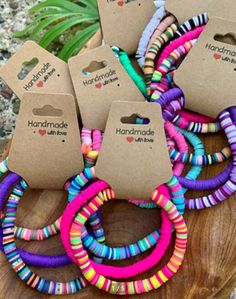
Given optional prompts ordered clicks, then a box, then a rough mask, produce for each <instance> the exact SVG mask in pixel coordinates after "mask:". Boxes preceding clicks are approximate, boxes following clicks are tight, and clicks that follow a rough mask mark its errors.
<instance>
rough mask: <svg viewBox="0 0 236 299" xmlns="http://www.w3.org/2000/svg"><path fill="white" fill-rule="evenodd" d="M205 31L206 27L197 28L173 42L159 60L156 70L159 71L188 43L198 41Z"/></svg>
mask: <svg viewBox="0 0 236 299" xmlns="http://www.w3.org/2000/svg"><path fill="white" fill-rule="evenodd" d="M204 29H205V26H201V27H197V28H195V29H194V30H192V31H189V32H187V33H185V34H184V35H182V36H180V37H179V38H177V39H175V40H173V41H172V42H171V43H169V45H168V46H167V47H166V48H165V49H164V50H163V51H162V53H161V55H160V57H159V59H158V60H157V65H156V69H158V68H159V67H160V66H161V64H162V63H163V61H164V60H165V59H166V58H168V57H169V56H170V54H171V53H172V52H173V51H174V50H175V49H177V48H179V47H180V46H182V45H183V44H185V43H186V42H188V41H190V40H194V39H197V38H198V37H199V36H200V35H201V33H202V31H203V30H204Z"/></svg>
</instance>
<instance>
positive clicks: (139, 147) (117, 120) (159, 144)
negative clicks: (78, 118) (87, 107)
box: [96, 102, 172, 199]
mask: <svg viewBox="0 0 236 299" xmlns="http://www.w3.org/2000/svg"><path fill="white" fill-rule="evenodd" d="M137 115H138V116H141V118H144V123H145V124H134V123H129V122H130V121H128V122H127V116H128V119H129V120H130V116H131V119H133V117H134V116H137ZM124 118H125V123H124ZM96 175H97V177H98V178H100V179H103V180H105V181H106V182H107V183H108V184H110V185H111V187H112V188H113V190H114V191H115V194H116V197H117V198H120V199H130V198H135V199H149V198H150V196H151V194H152V192H153V191H154V190H155V188H156V187H157V186H159V185H161V184H163V183H166V182H168V181H169V180H170V179H171V177H172V168H171V163H170V159H169V153H168V149H167V144H166V136H165V132H164V125H163V119H162V111H161V107H160V105H158V104H151V105H150V104H148V103H137V102H136V103H135V102H114V103H113V104H112V106H111V110H110V113H109V118H108V121H107V126H106V130H105V135H104V140H103V144H102V148H101V152H100V154H99V158H98V161H97V166H96Z"/></svg>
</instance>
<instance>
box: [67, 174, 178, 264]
mask: <svg viewBox="0 0 236 299" xmlns="http://www.w3.org/2000/svg"><path fill="white" fill-rule="evenodd" d="M167 187H168V188H169V190H170V194H171V196H172V201H173V203H175V204H176V205H177V206H178V208H177V209H178V210H179V211H180V213H181V214H183V212H184V205H183V198H184V197H183V189H182V187H181V185H180V184H179V182H178V180H177V179H176V178H175V177H173V178H172V179H171V180H170V181H169V182H168V183H167ZM130 203H135V201H130ZM147 204H148V205H149V203H147ZM145 207H146V206H145ZM155 207H156V205H155ZM62 227H64V224H62ZM62 229H63V228H62ZM67 232H68V231H67ZM68 233H69V232H68ZM159 238H160V233H159V231H158V230H156V231H154V232H152V233H151V234H149V235H148V236H146V237H145V238H143V239H142V240H139V241H138V242H136V243H134V244H131V245H127V246H124V247H119V248H111V247H109V246H106V245H104V244H99V243H98V242H97V241H96V240H95V239H94V238H93V237H92V236H91V235H89V234H88V232H87V231H86V229H85V228H84V229H83V242H84V245H85V247H86V248H87V249H88V250H89V251H90V252H91V253H93V254H94V255H96V256H99V257H102V258H106V259H109V260H110V259H112V260H121V259H126V258H130V257H133V256H136V255H138V254H140V253H143V252H145V251H147V250H148V249H150V248H152V247H153V246H154V245H156V244H157V242H158V240H159ZM67 241H68V240H67ZM67 244H68V242H67Z"/></svg>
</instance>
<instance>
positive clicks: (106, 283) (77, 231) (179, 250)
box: [63, 186, 187, 295]
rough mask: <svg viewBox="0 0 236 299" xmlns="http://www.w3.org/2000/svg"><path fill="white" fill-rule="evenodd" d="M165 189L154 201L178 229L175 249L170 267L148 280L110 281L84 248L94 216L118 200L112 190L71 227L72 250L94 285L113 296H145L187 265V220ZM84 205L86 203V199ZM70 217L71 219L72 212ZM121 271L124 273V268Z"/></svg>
mask: <svg viewBox="0 0 236 299" xmlns="http://www.w3.org/2000/svg"><path fill="white" fill-rule="evenodd" d="M163 187H164V186H160V187H159V188H158V190H156V191H155V192H154V193H153V196H152V200H153V201H154V202H155V203H156V204H158V205H159V206H160V207H161V208H163V209H164V210H165V211H166V212H167V214H168V217H169V220H171V221H172V222H173V224H174V228H175V230H176V242H175V249H174V253H173V255H172V257H171V259H170V261H169V263H168V264H167V265H166V266H165V267H163V268H162V270H160V271H158V272H157V273H156V274H155V275H153V276H152V277H149V278H147V279H144V280H138V281H133V282H117V281H112V280H110V279H107V278H106V277H104V276H103V275H102V274H101V273H100V272H98V271H97V270H96V269H95V267H94V266H95V264H94V263H93V262H92V261H91V260H90V258H89V256H88V254H87V252H86V251H85V249H84V248H83V243H82V240H81V234H82V227H83V226H84V224H85V222H86V221H87V218H88V217H89V215H90V214H91V213H94V212H95V211H97V210H98V209H99V208H100V207H101V206H102V205H103V204H104V202H105V201H107V200H109V199H113V198H114V194H113V192H112V190H110V189H108V190H106V191H104V192H102V193H100V194H99V195H97V196H96V197H95V198H93V199H92V200H91V201H90V202H88V204H87V205H86V206H85V207H84V208H83V209H82V210H81V211H80V212H79V214H78V215H77V217H76V218H75V219H74V223H73V225H72V226H71V230H70V235H69V236H67V237H68V238H69V239H70V242H71V246H72V248H71V249H72V250H73V255H74V257H76V259H77V260H78V263H79V265H80V270H81V271H82V273H83V275H84V276H85V278H86V279H87V280H88V281H89V282H90V283H91V284H92V285H94V286H96V287H98V288H99V289H102V290H104V291H106V292H109V293H111V294H117V295H127V294H128V295H130V294H141V293H144V292H149V291H151V290H153V289H157V288H159V287H160V286H161V285H163V284H164V283H165V282H166V281H167V280H169V279H170V278H171V277H172V276H173V275H174V274H175V273H176V272H177V271H178V269H179V267H180V265H181V264H182V262H183V259H184V255H185V251H186V245H187V228H186V224H185V222H184V219H183V217H182V216H181V215H180V214H179V213H178V211H177V209H176V207H175V205H174V204H173V203H172V202H171V201H169V200H168V199H167V198H166V197H165V195H168V194H166V192H165V190H163ZM81 201H82V202H83V203H84V200H83V198H82V199H81ZM83 203H82V204H81V203H80V202H79V203H78V204H79V205H78V207H77V210H79V209H80V208H81V207H82V205H83ZM68 215H70V213H69V212H68ZM63 218H64V217H63ZM157 247H158V246H157ZM96 267H97V265H96ZM104 267H105V266H104ZM108 267H109V266H108ZM109 268H110V267H109ZM138 270H139V269H138ZM120 271H122V268H121V269H120ZM138 272H140V271H138ZM110 276H111V274H110V272H108V277H110ZM119 276H120V277H122V273H121V274H119Z"/></svg>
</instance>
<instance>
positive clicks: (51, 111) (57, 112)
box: [32, 105, 63, 117]
mask: <svg viewBox="0 0 236 299" xmlns="http://www.w3.org/2000/svg"><path fill="white" fill-rule="evenodd" d="M32 112H33V115H35V116H44V117H61V116H62V115H63V111H62V110H61V109H57V108H54V107H53V106H51V105H45V106H43V107H42V108H34V109H33V110H32Z"/></svg>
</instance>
